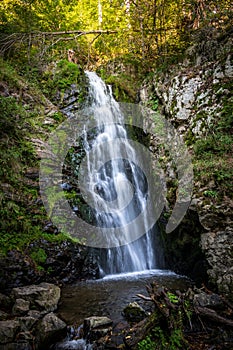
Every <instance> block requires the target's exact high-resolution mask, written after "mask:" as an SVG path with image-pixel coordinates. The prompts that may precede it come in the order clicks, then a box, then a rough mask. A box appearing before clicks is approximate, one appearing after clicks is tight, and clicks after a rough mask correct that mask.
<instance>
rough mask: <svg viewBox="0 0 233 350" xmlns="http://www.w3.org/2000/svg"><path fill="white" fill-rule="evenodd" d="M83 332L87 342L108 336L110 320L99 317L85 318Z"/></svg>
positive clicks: (110, 328) (110, 327) (110, 325)
mask: <svg viewBox="0 0 233 350" xmlns="http://www.w3.org/2000/svg"><path fill="white" fill-rule="evenodd" d="M83 330H84V338H86V339H88V340H89V341H95V340H97V339H100V338H102V337H104V336H106V335H107V334H110V332H111V330H112V320H111V319H110V318H108V317H99V316H92V317H88V318H85V320H84V327H83Z"/></svg>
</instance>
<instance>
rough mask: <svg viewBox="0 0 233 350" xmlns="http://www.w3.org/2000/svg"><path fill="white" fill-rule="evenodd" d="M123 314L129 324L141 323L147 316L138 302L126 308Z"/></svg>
mask: <svg viewBox="0 0 233 350" xmlns="http://www.w3.org/2000/svg"><path fill="white" fill-rule="evenodd" d="M123 314H124V316H125V318H126V320H127V321H129V322H140V321H142V320H143V319H144V318H145V317H146V316H147V315H146V312H145V310H144V309H143V308H142V307H141V306H140V305H139V304H138V303H137V302H136V301H134V302H132V303H129V304H128V305H127V306H126V307H125V308H124V310H123Z"/></svg>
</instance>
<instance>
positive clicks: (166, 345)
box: [137, 282, 193, 350]
mask: <svg viewBox="0 0 233 350" xmlns="http://www.w3.org/2000/svg"><path fill="white" fill-rule="evenodd" d="M148 289H149V293H150V295H152V296H153V301H154V303H155V311H154V313H153V314H151V316H150V317H149V318H148V321H147V326H146V328H145V329H146V334H145V336H144V338H143V339H142V340H141V341H140V342H139V343H138V345H137V349H138V350H144V349H147V350H167V349H169V350H179V349H188V348H189V347H188V343H187V341H186V339H185V336H184V329H185V328H187V327H190V326H191V317H192V313H193V307H192V305H191V303H190V302H189V298H188V295H185V294H182V293H179V294H177V293H175V292H172V291H169V290H167V289H166V288H164V287H161V286H158V285H157V284H156V283H155V282H154V283H152V285H151V287H148ZM191 327H192V326H191Z"/></svg>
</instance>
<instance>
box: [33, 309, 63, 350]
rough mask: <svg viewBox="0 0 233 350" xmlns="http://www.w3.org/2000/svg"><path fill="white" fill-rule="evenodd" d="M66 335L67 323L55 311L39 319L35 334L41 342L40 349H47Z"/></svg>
mask: <svg viewBox="0 0 233 350" xmlns="http://www.w3.org/2000/svg"><path fill="white" fill-rule="evenodd" d="M65 335H66V324H65V322H63V321H62V320H60V319H59V318H58V317H57V316H56V315H55V314H54V313H52V312H51V313H49V314H47V315H45V316H44V317H43V319H42V320H41V321H39V323H38V325H37V327H36V330H35V336H36V339H37V342H38V343H39V346H38V348H39V349H45V348H46V346H48V345H50V344H51V343H53V342H56V341H59V340H60V339H62V338H63V337H65Z"/></svg>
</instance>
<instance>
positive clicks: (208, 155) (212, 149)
mask: <svg viewBox="0 0 233 350" xmlns="http://www.w3.org/2000/svg"><path fill="white" fill-rule="evenodd" d="M227 87H228V88H229V84H227ZM222 88H223V89H224V88H225V86H224V85H223V87H222ZM231 89H232V87H231ZM222 103H223V110H222V111H221V113H220V115H219V116H218V117H216V119H214V120H212V122H211V124H210V125H209V128H208V133H207V134H206V136H204V137H202V138H201V139H197V140H194V141H193V142H194V152H195V156H194V172H195V176H196V179H197V180H201V182H202V185H205V184H208V183H210V182H211V181H212V186H213V188H212V189H211V188H210V189H209V190H207V191H205V192H204V193H203V194H204V195H205V196H206V197H211V198H212V199H218V200H222V199H223V197H224V196H228V197H231V196H232V193H233V188H232V181H231V179H232V177H233V167H232V161H231V157H232V144H233V134H232V121H233V114H232V111H233V100H232V98H229V99H227V98H224V99H223V101H222Z"/></svg>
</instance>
